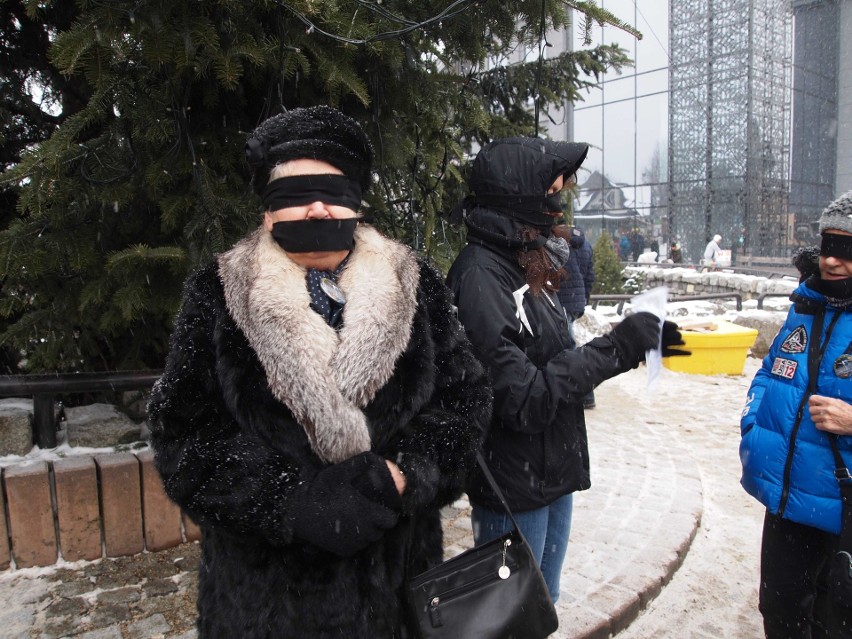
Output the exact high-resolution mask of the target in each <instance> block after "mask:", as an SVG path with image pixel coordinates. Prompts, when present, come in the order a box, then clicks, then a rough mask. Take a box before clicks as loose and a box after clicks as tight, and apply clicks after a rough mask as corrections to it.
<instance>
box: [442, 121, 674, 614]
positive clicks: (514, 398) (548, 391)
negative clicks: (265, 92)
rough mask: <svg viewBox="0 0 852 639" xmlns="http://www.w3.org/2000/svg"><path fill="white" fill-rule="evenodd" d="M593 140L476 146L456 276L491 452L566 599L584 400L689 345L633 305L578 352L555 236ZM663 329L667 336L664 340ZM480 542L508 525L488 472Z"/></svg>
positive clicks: (581, 478)
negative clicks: (487, 403)
mask: <svg viewBox="0 0 852 639" xmlns="http://www.w3.org/2000/svg"><path fill="white" fill-rule="evenodd" d="M587 152H588V146H587V145H585V144H576V143H569V142H554V141H549V140H541V139H538V138H521V137H517V138H508V139H502V140H495V141H494V142H492V143H491V144H488V145H486V146H484V147H483V148H482V150H480V151H479V153H478V155H477V156H476V159H475V160H474V162H473V168H472V171H471V175H470V178H469V182H468V184H469V187H470V191H471V194H470V195H469V196H468V198H466V199H465V204H464V206H465V218H464V219H465V224H466V225H467V245H466V246H465V247H464V248H463V249H462V250H461V252H460V253H459V256H458V258H456V261H455V262H454V263H453V266H452V268H450V272H449V274H448V276H447V282H448V284H449V285H450V288H451V289H452V291H453V293H454V294H455V300H456V306H457V307H458V311H459V319H461V322H462V324H463V325H464V327H465V329H466V330H467V333H468V336H469V337H470V340H471V342H472V344H473V346H474V350H475V352H476V354H477V356H478V357H479V358H480V360H481V361H482V362H483V363H484V364H485V365H486V367H487V368H488V371H489V374H490V379H491V382H492V385H493V388H494V414H493V417H492V420H491V429H490V431H489V433H488V435H486V440H485V443H484V445H483V453H484V456H485V458H486V459H487V460H488V464H489V467H490V469H491V471H492V472H493V474H494V477H495V478H496V480H497V483H498V484H499V485H500V487H501V489H502V490H503V492H504V494H505V497H506V499H507V501H508V504H509V507H510V508H511V509H512V511H513V512H514V514H515V518H516V519H517V520H518V524H519V525H520V528H521V531H522V532H523V534H524V536H525V537H526V538H527V540H528V541H529V543H530V546H531V547H532V548H533V551H534V553H535V554H536V557H537V558H538V560H539V562H540V565H541V570H542V573H543V575H544V578H545V581H546V582H547V587H548V589H549V590H550V596H551V597H552V599H553V600H554V601H556V599H557V598H558V597H559V579H560V574H561V571H562V562H563V560H564V557H565V552H566V549H567V547H568V537H569V533H570V529H571V512H572V503H573V502H572V496H573V493H574V492H575V491H578V490H585V489H587V488H588V487H589V485H590V478H589V450H588V439H587V436H586V422H585V417H584V413H583V404H582V401H583V397H584V396H585V395H586V393H588V392H589V391H590V390H592V389H593V388H594V387H595V386H596V385H598V384H600V383H601V382H602V381H604V380H606V379H609V378H611V377H614V376H615V375H618V374H620V373H623V372H625V371H628V370H630V369H631V368H635V367H636V366H638V365H639V362H640V361H642V360H643V359H644V358H645V351H646V350H648V349H651V348H657V347H658V345H659V344H660V340H661V339H662V344H663V351H664V353H668V351H669V346H671V345H673V344H677V343H682V339H681V336H680V333H679V332H678V330H677V327H676V326H675V324H673V323H672V322H666V323H665V324H663V325H661V322H660V320H659V318H657V317H656V316H655V315H653V314H652V313H635V314H633V315H630V316H629V317H627V318H625V319H624V320H622V322H621V323H620V324H619V325H618V326H617V327H616V328H614V329H613V330H612V331H611V332H609V333H608V334H606V335H604V336H602V337H597V338H595V339H593V340H592V341H590V342H589V343H588V344H585V345H583V346H581V347H579V348H576V349H575V348H574V346H575V344H574V343H573V342H572V341H571V340H570V338H569V335H568V322H567V320H566V316H565V311H564V310H563V308H562V305H561V304H560V303H559V299H558V298H557V296H556V295H555V293H556V291H557V290H558V289H559V278H560V277H562V275H561V273H563V271H562V267H563V266H564V264H565V262H566V261H567V259H568V254H567V253H566V249H568V248H569V247H568V245H567V243H566V242H565V241H564V239H562V238H559V237H558V236H555V235H554V234H553V233H552V231H553V225H554V224H555V223H556V221H557V220H558V219H559V218H561V217H562V201H561V196H560V193H559V192H560V191H561V190H562V189H563V187H564V186H565V185H566V183H569V184H570V183H571V182H573V181H574V180H575V172H576V171H577V169H578V168H579V167H580V164H581V163H582V161H583V159H584V158H585V156H586V153H587ZM661 329H662V338H661ZM467 493H468V496H469V498H470V502H471V504H472V515H471V521H472V524H473V535H474V541H475V543H476V544H478V545H479V544H483V543H485V542H487V541H490V540H492V539H494V538H496V537H498V536H500V535H501V534H503V533H504V532H507V531H508V530H510V529H511V526H512V524H511V521H510V520H509V519H508V517H507V516H506V513H505V512H504V510H503V508H502V506H501V505H500V502H499V501H498V499H497V497H496V496H495V495H494V494H493V492H492V491H491V488H490V487H489V486H488V483H487V482H486V481H485V479H484V477H483V476H482V473H481V472H478V471H477V470H474V471H473V476H472V478H471V481H470V484H469V486H468V489H467Z"/></svg>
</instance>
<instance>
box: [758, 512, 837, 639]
mask: <svg viewBox="0 0 852 639" xmlns="http://www.w3.org/2000/svg"><path fill="white" fill-rule="evenodd" d="M837 540H838V537H837V535H832V534H830V533H827V532H824V531H822V530H819V529H817V528H813V527H811V526H805V525H802V524H796V523H793V522H791V521H787V520H785V519H781V518H779V517H775V516H773V515H770V514H769V513H766V517H765V518H764V520H763V544H762V546H761V551H760V612H761V614H762V615H763V629H764V632H765V633H766V637H767V639H847V638H850V639H852V608H843V607H841V606H836V605H833V603H832V602H831V599H830V597H829V596H828V595H827V593H826V570H827V564H828V559H829V557H830V556H831V555H832V553H833V552H834V551H835V549H836V547H837Z"/></svg>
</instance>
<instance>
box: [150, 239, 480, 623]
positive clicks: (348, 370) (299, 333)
mask: <svg viewBox="0 0 852 639" xmlns="http://www.w3.org/2000/svg"><path fill="white" fill-rule="evenodd" d="M338 283H339V285H340V287H341V289H342V290H343V291H344V293H345V294H346V296H347V302H346V306H345V309H344V316H343V327H342V328H341V329H340V331H339V332H335V331H334V330H333V329H332V328H330V327H329V326H328V325H327V324H326V323H325V322H324V320H323V319H322V318H321V317H320V315H318V314H317V313H315V312H314V311H312V310H311V309H310V307H309V305H310V297H309V295H308V292H307V290H306V288H305V272H304V270H303V269H302V268H300V267H298V266H297V265H295V264H294V263H293V262H292V261H290V260H289V258H287V256H286V254H285V253H284V252H283V251H282V250H281V249H280V248H279V247H278V246H277V244H275V242H274V241H273V240H272V239H271V237H270V235H269V233H267V232H265V231H264V230H263V229H259V230H258V231H257V232H255V233H253V234H252V235H250V236H248V237H247V238H245V239H244V240H242V241H241V242H239V243H238V244H237V245H236V246H235V247H234V248H233V249H231V250H230V251H228V252H226V253H223V254H222V255H220V256H219V258H218V260H217V262H216V263H215V264H211V265H210V266H208V267H206V268H204V269H202V270H201V271H199V272H198V273H196V274H195V275H194V276H192V277H191V278H190V279H189V280H188V281H187V284H186V287H185V290H184V299H183V306H182V310H181V311H180V314H179V316H178V318H177V321H176V325H175V330H174V333H173V335H172V341H171V352H170V355H169V358H168V361H167V364H166V370H165V373H164V374H163V377H162V378H161V379H160V381H159V382H158V383H157V384H156V386H155V389H154V395H153V398H152V400H151V403H150V405H149V418H150V421H151V426H152V442H153V446H154V449H155V451H156V462H157V468H158V469H159V471H160V474H161V475H162V477H163V481H164V485H165V488H166V492H167V493H168V495H169V496H170V497H171V498H172V499H173V500H174V501H175V502H176V503H178V504H179V505H180V506H181V507H182V508H183V509H184V510H185V511H186V512H187V513H188V514H189V515H190V516H191V517H192V518H193V520H194V521H196V522H197V523H198V524H199V525H200V526H201V529H202V532H203V538H202V542H201V543H202V565H201V571H200V583H199V594H198V610H199V622H198V628H199V634H200V637H202V638H203V639H210V638H211V637H216V638H219V637H221V638H225V637H227V638H229V639H230V638H237V637H239V638H241V639H242V638H260V637H265V638H269V639H272V638H275V639H287V638H294V639H295V638H300V639H302V638H304V639H314V638H316V639H325V638H330V637H338V638H346V639H367V638H370V639H381V638H402V637H407V636H408V632H407V629H406V628H405V625H404V622H403V617H402V594H401V586H402V584H403V579H404V564H405V557H406V554H410V557H409V561H410V564H409V565H410V566H411V571H412V572H411V574H414V573H416V572H419V571H420V570H423V569H425V568H426V567H427V566H428V565H433V564H435V563H438V562H440V561H441V556H442V537H441V523H440V517H439V509H440V508H441V507H443V506H444V505H446V504H449V503H451V502H452V501H453V500H454V499H456V498H458V496H459V495H460V493H461V491H462V485H463V482H464V479H465V476H466V474H467V472H468V471H469V469H470V468H471V467H472V465H473V464H475V453H476V450H477V449H478V448H479V445H480V443H481V440H482V437H483V429H484V428H485V427H486V425H487V424H488V422H489V419H490V411H491V391H490V388H489V386H488V385H487V381H486V378H485V375H484V372H483V369H482V367H481V365H480V364H479V362H478V361H477V360H476V359H475V358H474V357H473V355H472V354H471V350H470V346H469V343H468V342H467V339H466V337H465V334H464V331H463V329H462V328H461V326H460V324H459V323H458V321H457V320H456V318H455V316H454V314H453V312H452V306H451V301H450V296H449V293H448V291H447V290H446V289H445V287H444V285H443V283H442V281H441V277H440V275H439V274H438V273H437V272H436V271H435V270H434V269H433V268H432V267H430V266H428V265H426V264H425V263H422V262H420V261H419V260H418V259H417V258H416V257H415V255H414V254H413V252H412V251H411V250H410V249H408V248H407V247H405V246H402V245H400V244H398V243H396V242H393V241H391V240H389V239H387V238H385V237H383V236H382V235H380V234H379V233H378V232H376V231H375V230H374V229H372V228H370V227H369V226H366V225H364V224H361V225H360V226H359V229H358V230H357V232H356V244H355V249H354V250H353V252H352V254H351V257H350V259H349V261H348V263H347V266H346V267H345V269H344V271H343V273H342V275H341V277H340V280H339V282H338ZM364 451H372V452H373V453H376V454H377V455H379V456H381V457H382V458H385V459H390V460H391V461H394V462H396V463H397V464H398V466H399V467H400V469H401V470H402V472H403V473H404V474H405V477H406V482H407V489H406V491H405V494H404V495H403V497H402V500H401V501H400V503H397V504H395V506H394V507H395V508H396V509H397V511H398V521H397V523H396V525H394V526H393V527H392V528H390V529H389V530H386V531H385V532H384V534H383V535H382V536H381V538H380V539H379V540H378V541H375V542H373V543H370V544H369V545H367V546H366V547H365V548H363V549H360V550H358V551H357V552H354V554H350V555H349V556H345V557H342V556H339V555H338V554H335V553H334V552H330V551H329V550H326V549H324V548H323V547H320V546H317V545H314V544H312V543H311V540H310V538H309V537H310V536H309V535H304V534H303V535H302V536H301V537H298V536H296V535H295V534H294V531H295V530H296V527H295V526H296V524H295V523H294V515H293V512H291V511H293V510H295V505H294V504H295V503H297V501H296V495H301V497H300V498H299V499H300V500H301V501H299V502H298V503H299V504H301V506H300V508H302V510H300V512H304V508H305V495H306V494H307V495H311V494H312V493H311V491H310V490H308V491H307V492H305V489H306V488H308V489H309V488H310V487H311V484H312V483H316V481H317V480H316V478H317V476H318V474H319V473H321V472H322V471H323V470H325V469H328V468H329V467H330V465H333V464H338V463H339V462H343V461H344V460H347V459H350V458H352V457H353V456H356V455H358V454H361V453H363V452H364ZM387 475H388V477H389V476H390V473H387ZM391 481H392V480H391ZM391 485H392V484H391ZM300 491H301V492H300ZM331 496H332V497H333V496H334V495H333V494H332V495H331ZM394 497H396V494H394ZM316 499H317V500H320V499H321V498H320V497H319V496H317V497H316ZM397 499H398V498H397ZM330 503H331V502H329V503H315V504H307V507H308V510H310V508H314V509H317V508H318V509H320V510H319V511H317V510H314V511H313V512H322V510H321V509H322V508H328V507H332V506H330V505H329V504H330ZM333 508H335V513H336V514H338V513H337V511H339V517H340V520H341V523H342V528H343V529H344V530H345V529H346V526H347V525H348V524H349V523H352V522H354V524H353V525H355V526H356V527H357V525H358V518H359V516H360V513H359V509H358V508H357V505H355V504H352V505H349V504H347V503H345V502H343V503H340V504H338V505H336V506H333ZM303 527H304V526H303ZM409 542H410V551H409V550H408V548H409Z"/></svg>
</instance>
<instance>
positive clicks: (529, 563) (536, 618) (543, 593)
mask: <svg viewBox="0 0 852 639" xmlns="http://www.w3.org/2000/svg"><path fill="white" fill-rule="evenodd" d="M477 461H478V462H479V466H480V468H481V469H482V472H483V474H484V475H485V478H486V479H487V480H488V483H489V484H490V485H491V488H492V489H493V490H494V493H495V494H496V495H497V497H499V499H500V503H501V504H502V505H503V508H505V509H506V513H507V514H508V515H509V518H510V519H511V520H512V525H513V526H514V528H513V529H512V530H511V531H509V532H508V533H506V534H504V535H503V536H501V537H499V538H498V539H494V540H493V541H490V542H488V543H485V544H483V545H481V546H478V547H476V548H471V549H470V550H466V551H465V552H463V553H461V554H460V555H457V556H455V557H453V558H452V559H449V560H447V561H445V562H444V563H442V564H441V565H439V566H436V567H435V568H431V569H429V570H427V571H425V572H423V573H420V574H419V575H417V576H415V577H413V578H411V579H409V580H408V593H407V595H408V596H407V606H408V619H409V626H411V629H412V631H413V632H414V633H415V635H416V636H417V637H419V638H420V639H438V638H441V639H474V638H475V639H542V638H543V637H547V636H548V635H549V634H551V633H552V632H554V631H555V630H556V629H557V628H558V627H559V620H558V619H557V616H556V608H554V606H553V602H552V601H551V599H550V594H549V593H548V591H547V584H546V583H545V581H544V577H543V576H542V574H541V569H540V568H539V566H538V562H536V560H535V557H533V554H532V551H531V550H530V547H529V545H528V544H527V541H526V540H525V539H524V536H523V535H522V534H521V531H520V528H518V523H517V522H516V521H515V517H514V516H513V515H512V511H511V510H510V509H509V505H508V504H507V503H506V499H505V497H503V493H502V492H500V489H499V488H498V487H497V482H495V481H494V477H492V475H491V472H490V471H489V470H488V466H486V465H485V460H484V459H483V458H482V455H481V454H480V455H477Z"/></svg>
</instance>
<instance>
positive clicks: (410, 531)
mask: <svg viewBox="0 0 852 639" xmlns="http://www.w3.org/2000/svg"><path fill="white" fill-rule="evenodd" d="M476 463H477V464H479V468H480V470H481V471H482V474H483V475H485V479H486V480H488V484H489V485H490V486H491V490H493V491H494V494H495V495H497V498H498V499H499V500H500V504H501V505H502V506H503V508H504V510H505V511H506V514H507V515H509V519H510V520H511V521H512V525H513V526H514V527H515V530H517V531H518V533H519V534H520V535H521V537H523V533H521V527H520V526H518V522H517V521H516V520H515V516H514V515H513V514H512V509H511V508H509V502H507V501H506V497H505V496H503V491H502V490H500V487H499V486H498V485H497V481H496V480H495V479H494V475H492V474H491V470H489V468H488V464H486V463H485V458H484V457H483V456H482V453H481V452H479V451H477V453H476ZM408 527H409V528H408V543H407V544H406V548H405V560H404V561H405V565H404V568H403V573H404V576H405V580H406V581H408V579H409V578H410V576H411V575H410V569H411V545H412V542H413V539H414V526H413V521H412V520H409V521H408ZM524 541H526V539H525V540H524Z"/></svg>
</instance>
